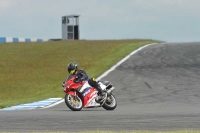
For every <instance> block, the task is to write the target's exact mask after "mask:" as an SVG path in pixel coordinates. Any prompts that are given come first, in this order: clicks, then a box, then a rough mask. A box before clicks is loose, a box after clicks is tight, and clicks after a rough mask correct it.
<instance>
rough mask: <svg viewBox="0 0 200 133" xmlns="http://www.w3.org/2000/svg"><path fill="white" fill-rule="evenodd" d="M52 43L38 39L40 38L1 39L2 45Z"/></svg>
mask: <svg viewBox="0 0 200 133" xmlns="http://www.w3.org/2000/svg"><path fill="white" fill-rule="evenodd" d="M44 41H51V40H50V39H38V38H17V37H0V43H12V42H44Z"/></svg>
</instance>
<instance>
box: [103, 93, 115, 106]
mask: <svg viewBox="0 0 200 133" xmlns="http://www.w3.org/2000/svg"><path fill="white" fill-rule="evenodd" d="M102 107H103V108H104V109H106V110H114V109H115V108H116V107H117V101H116V99H115V97H114V95H112V94H111V95H108V97H107V100H106V102H105V103H104V104H103V105H102Z"/></svg>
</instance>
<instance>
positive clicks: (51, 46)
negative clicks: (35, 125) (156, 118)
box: [0, 39, 158, 108]
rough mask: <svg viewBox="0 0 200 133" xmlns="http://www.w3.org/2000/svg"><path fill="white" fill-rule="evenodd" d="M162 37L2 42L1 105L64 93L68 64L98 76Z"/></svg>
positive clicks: (0, 62)
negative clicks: (152, 38) (75, 64)
mask: <svg viewBox="0 0 200 133" xmlns="http://www.w3.org/2000/svg"><path fill="white" fill-rule="evenodd" d="M154 42H158V41H154V40H140V39H137V40H101V41H98V40H97V41H59V42H39V43H7V44H0V57H1V58H0V101H1V102H0V108H4V107H8V106H12V105H17V104H21V103H28V102H33V101H38V100H43V99H46V98H49V97H63V96H64V94H63V92H62V88H61V83H62V82H63V81H64V80H65V79H66V77H67V76H68V73H67V69H66V66H67V64H68V63H69V62H72V61H76V62H77V63H78V64H79V68H82V69H84V70H86V72H87V73H88V76H89V77H98V76H99V75H100V74H102V73H103V72H104V71H106V70H107V69H109V68H110V67H111V66H113V65H114V64H115V63H117V62H118V61H120V60H121V59H122V58H123V57H125V56H126V55H127V54H129V53H130V52H132V51H133V50H135V49H137V48H139V47H141V46H143V45H146V44H149V43H154Z"/></svg>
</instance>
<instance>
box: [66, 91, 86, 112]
mask: <svg viewBox="0 0 200 133" xmlns="http://www.w3.org/2000/svg"><path fill="white" fill-rule="evenodd" d="M65 104H66V105H67V107H69V108H70V109H71V110H72V111H80V110H81V109H82V105H83V102H82V100H81V99H80V98H79V97H78V96H73V95H71V94H66V95H65Z"/></svg>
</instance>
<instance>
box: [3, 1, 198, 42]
mask: <svg viewBox="0 0 200 133" xmlns="http://www.w3.org/2000/svg"><path fill="white" fill-rule="evenodd" d="M70 14H78V15H80V38H81V39H131V38H142V39H143V38H144V39H146V38H149V39H156V40H163V41H167V42H186V41H200V0H0V37H28V38H45V39H49V38H61V36H62V32H61V18H62V16H65V15H70Z"/></svg>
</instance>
